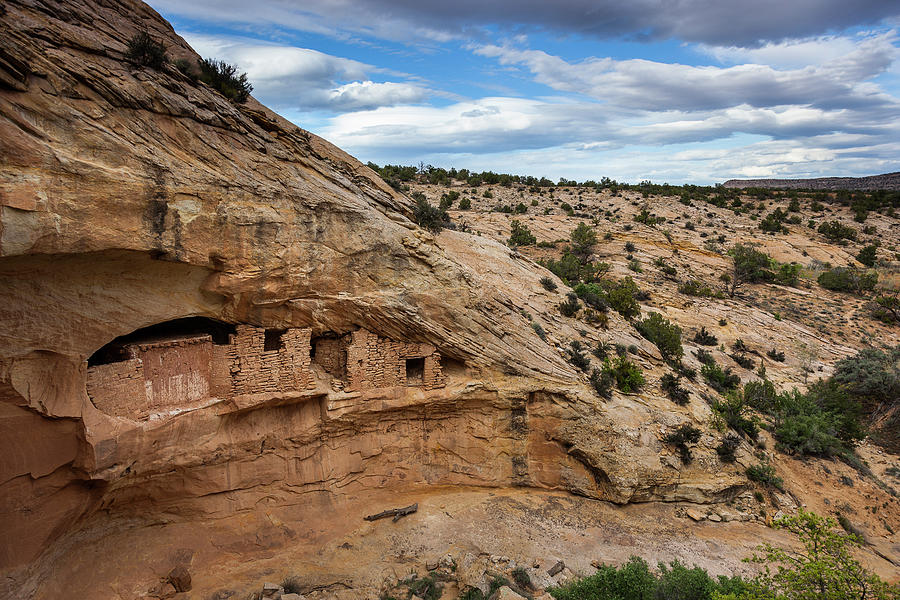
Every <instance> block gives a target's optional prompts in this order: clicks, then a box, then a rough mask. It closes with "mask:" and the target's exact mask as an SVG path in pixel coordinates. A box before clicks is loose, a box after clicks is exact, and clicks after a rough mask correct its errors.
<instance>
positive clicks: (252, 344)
mask: <svg viewBox="0 0 900 600" xmlns="http://www.w3.org/2000/svg"><path fill="white" fill-rule="evenodd" d="M236 330H237V333H236V334H235V335H233V336H232V337H231V340H230V343H229V344H228V345H224V346H220V345H216V344H213V341H212V337H211V336H209V335H194V336H186V337H182V338H176V339H167V340H162V341H154V342H147V343H136V344H131V345H129V346H126V348H125V349H126V352H127V354H128V356H129V357H130V358H129V359H128V360H125V361H122V362H116V363H112V364H104V365H96V366H92V367H90V368H88V375H87V391H88V395H89V396H90V398H91V400H92V401H93V402H94V405H95V406H96V407H97V408H98V409H100V410H102V411H103V412H105V413H107V414H112V415H117V416H123V417H129V418H136V419H145V418H147V417H148V416H149V415H151V414H153V413H154V412H163V411H166V410H174V409H179V408H185V407H189V406H196V405H197V404H201V403H203V402H204V401H205V400H207V399H209V398H231V397H234V396H241V395H246V394H260V393H273V394H274V393H279V392H288V391H302V390H307V389H314V388H315V379H314V377H313V373H312V370H311V368H310V367H311V362H312V358H311V357H310V343H311V342H310V334H311V331H310V330H309V329H287V330H284V331H283V332H280V344H279V345H278V348H277V349H273V350H266V349H265V338H266V330H265V329H261V328H258V327H252V326H249V325H238V326H237V328H236ZM410 360H416V361H422V364H423V365H424V366H423V367H422V369H421V378H419V377H418V370H417V376H416V378H415V380H409V379H408V376H407V361H410ZM315 361H316V363H317V364H320V365H322V366H323V368H324V369H325V370H326V371H327V372H328V373H330V374H331V375H332V376H333V377H335V379H338V380H341V381H342V382H343V383H344V386H343V387H344V389H345V390H346V391H363V390H369V389H378V388H386V387H398V386H420V387H423V388H424V389H426V390H431V389H436V388H441V387H444V385H445V379H444V374H443V371H442V369H441V356H440V354H439V353H438V352H437V351H436V350H435V348H434V347H433V346H431V345H429V344H420V343H415V342H398V341H395V340H391V339H388V338H382V337H379V336H378V335H376V334H374V333H372V332H370V331H367V330H365V329H359V330H357V331H354V332H352V333H349V334H347V335H345V336H343V337H341V338H323V339H319V340H316V357H315ZM416 366H418V365H416Z"/></svg>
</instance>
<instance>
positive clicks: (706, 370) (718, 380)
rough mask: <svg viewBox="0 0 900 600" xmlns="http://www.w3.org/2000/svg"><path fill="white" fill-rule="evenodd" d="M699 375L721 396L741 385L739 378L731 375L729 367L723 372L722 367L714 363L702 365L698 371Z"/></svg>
mask: <svg viewBox="0 0 900 600" xmlns="http://www.w3.org/2000/svg"><path fill="white" fill-rule="evenodd" d="M700 374H701V375H702V376H703V379H705V380H706V382H707V383H709V385H710V386H712V388H713V389H714V390H716V391H717V392H719V393H721V394H724V393H725V392H727V391H729V390H733V389H735V388H736V387H737V386H739V385H740V384H741V378H740V376H738V375H735V374H734V373H732V371H731V367H726V368H725V370H724V371H723V370H722V367H720V366H719V365H718V364H717V363H715V362H712V363H706V364H704V365H703V368H702V369H700Z"/></svg>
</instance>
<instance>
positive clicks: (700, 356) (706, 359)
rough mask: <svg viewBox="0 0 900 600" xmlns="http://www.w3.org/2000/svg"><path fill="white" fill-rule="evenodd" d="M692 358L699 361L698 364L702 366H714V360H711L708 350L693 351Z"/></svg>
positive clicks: (711, 356)
mask: <svg viewBox="0 0 900 600" xmlns="http://www.w3.org/2000/svg"><path fill="white" fill-rule="evenodd" d="M694 356H696V357H697V360H699V361H700V364H704V365H714V364H716V359H715V358H713V355H712V352H710V351H709V350H704V349H703V348H697V350H695V351H694Z"/></svg>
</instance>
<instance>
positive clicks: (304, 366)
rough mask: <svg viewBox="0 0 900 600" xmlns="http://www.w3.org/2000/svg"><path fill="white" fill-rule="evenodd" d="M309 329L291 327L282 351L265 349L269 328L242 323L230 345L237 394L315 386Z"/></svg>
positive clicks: (285, 336) (234, 390) (285, 333)
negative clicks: (311, 369) (311, 366)
mask: <svg viewBox="0 0 900 600" xmlns="http://www.w3.org/2000/svg"><path fill="white" fill-rule="evenodd" d="M309 340H310V330H309V329H288V330H287V331H285V332H284V333H283V334H282V337H281V342H282V346H281V348H279V349H278V350H269V351H267V350H265V330H264V329H258V328H256V327H251V326H248V325H238V326H237V335H235V336H234V339H233V341H232V344H231V346H229V356H230V361H231V379H232V385H231V390H232V393H233V394H234V395H241V394H258V393H263V392H278V391H285V390H305V389H310V388H313V387H315V381H314V380H313V376H312V371H310V357H309Z"/></svg>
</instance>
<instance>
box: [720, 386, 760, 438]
mask: <svg viewBox="0 0 900 600" xmlns="http://www.w3.org/2000/svg"><path fill="white" fill-rule="evenodd" d="M747 408H748V406H747V402H746V400H745V399H744V395H743V393H741V391H740V390H731V391H729V392H727V393H725V395H724V397H723V398H722V399H721V400H714V401H713V403H712V409H713V412H715V413H716V414H717V415H718V416H719V417H721V418H722V420H723V421H725V423H726V424H727V425H728V426H729V427H731V428H732V429H734V430H735V431H740V432H741V433H744V434H746V435H747V436H748V437H749V438H750V439H754V440H755V439H756V437H757V436H758V435H759V425H757V424H756V421H755V420H752V419H749V418H747Z"/></svg>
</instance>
